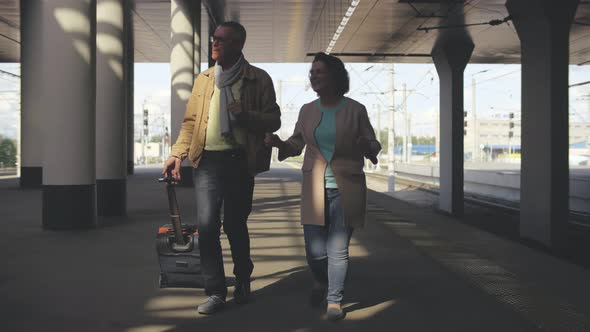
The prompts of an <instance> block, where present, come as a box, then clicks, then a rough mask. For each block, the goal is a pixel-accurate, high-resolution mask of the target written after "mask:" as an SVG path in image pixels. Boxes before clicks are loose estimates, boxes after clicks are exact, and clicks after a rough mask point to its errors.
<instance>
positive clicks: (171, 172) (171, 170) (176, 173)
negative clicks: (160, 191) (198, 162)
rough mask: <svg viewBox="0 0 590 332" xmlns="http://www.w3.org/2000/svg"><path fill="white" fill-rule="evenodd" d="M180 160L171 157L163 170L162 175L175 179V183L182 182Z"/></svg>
mask: <svg viewBox="0 0 590 332" xmlns="http://www.w3.org/2000/svg"><path fill="white" fill-rule="evenodd" d="M181 162H182V161H181V160H180V158H176V157H170V158H168V160H167V161H166V163H165V164H164V169H163V170H162V175H164V176H165V177H166V178H172V179H174V182H180V164H181Z"/></svg>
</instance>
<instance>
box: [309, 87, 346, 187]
mask: <svg viewBox="0 0 590 332" xmlns="http://www.w3.org/2000/svg"><path fill="white" fill-rule="evenodd" d="M345 104H346V98H344V97H343V98H342V100H341V101H340V102H339V103H338V105H336V106H334V107H324V106H322V103H321V102H320V99H319V98H318V100H317V106H318V108H319V109H320V111H321V112H322V119H321V120H320V124H319V125H318V126H317V128H316V129H315V131H314V137H315V140H316V142H317V144H318V147H319V148H320V152H321V153H322V156H324V158H325V159H326V161H327V162H328V163H327V164H326V171H325V173H324V184H325V187H326V188H338V185H337V184H336V178H334V172H332V168H331V167H330V162H331V161H332V157H333V156H334V146H335V145H336V112H338V111H339V110H341V109H342V108H343V107H344V105H345Z"/></svg>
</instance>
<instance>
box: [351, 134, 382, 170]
mask: <svg viewBox="0 0 590 332" xmlns="http://www.w3.org/2000/svg"><path fill="white" fill-rule="evenodd" d="M356 144H358V146H359V149H360V150H361V152H362V153H363V154H364V155H365V157H367V159H369V160H370V161H371V162H372V163H373V165H377V163H378V162H379V161H378V160H377V157H376V156H373V155H370V154H371V142H370V141H369V139H368V138H366V137H365V136H359V138H357V139H356Z"/></svg>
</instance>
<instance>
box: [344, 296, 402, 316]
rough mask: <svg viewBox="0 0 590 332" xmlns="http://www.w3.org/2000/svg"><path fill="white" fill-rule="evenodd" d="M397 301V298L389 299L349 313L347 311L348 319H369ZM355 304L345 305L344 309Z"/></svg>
mask: <svg viewBox="0 0 590 332" xmlns="http://www.w3.org/2000/svg"><path fill="white" fill-rule="evenodd" d="M396 302H397V301H396V300H389V301H385V302H382V303H378V304H376V305H374V306H370V307H366V308H362V309H358V310H354V311H351V312H348V313H346V319H347V320H363V319H369V318H371V317H373V316H376V315H378V314H379V313H381V312H383V311H385V310H387V309H389V308H391V307H392V306H393V305H394V304H396ZM353 305H355V303H350V304H346V305H344V306H343V307H344V309H346V308H348V307H352V306H353Z"/></svg>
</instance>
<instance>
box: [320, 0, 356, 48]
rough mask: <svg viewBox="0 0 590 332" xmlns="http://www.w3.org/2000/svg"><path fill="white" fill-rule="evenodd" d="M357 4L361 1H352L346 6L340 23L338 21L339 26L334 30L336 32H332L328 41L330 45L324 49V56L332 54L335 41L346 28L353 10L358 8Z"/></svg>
mask: <svg viewBox="0 0 590 332" xmlns="http://www.w3.org/2000/svg"><path fill="white" fill-rule="evenodd" d="M359 2H361V0H352V1H351V2H350V6H348V10H347V11H346V13H345V14H344V17H342V21H340V25H339V26H338V28H337V29H336V32H334V36H332V40H331V41H330V44H328V47H327V48H326V54H330V52H332V49H333V48H334V45H336V41H338V38H340V34H341V33H342V32H343V31H344V27H346V24H347V23H348V20H350V17H351V16H352V13H354V10H355V9H356V7H357V6H358V4H359Z"/></svg>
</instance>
